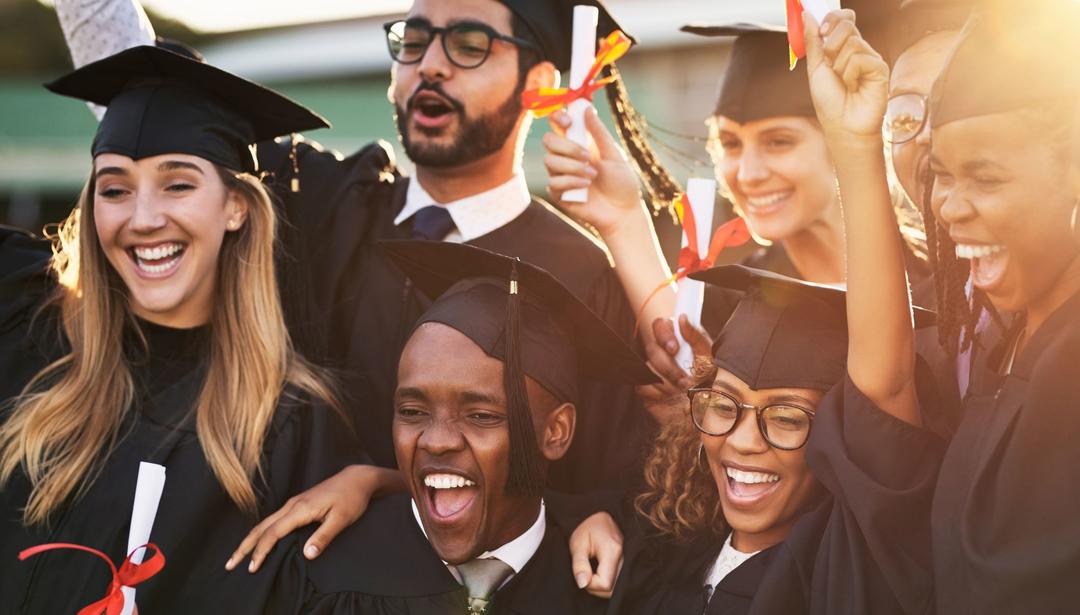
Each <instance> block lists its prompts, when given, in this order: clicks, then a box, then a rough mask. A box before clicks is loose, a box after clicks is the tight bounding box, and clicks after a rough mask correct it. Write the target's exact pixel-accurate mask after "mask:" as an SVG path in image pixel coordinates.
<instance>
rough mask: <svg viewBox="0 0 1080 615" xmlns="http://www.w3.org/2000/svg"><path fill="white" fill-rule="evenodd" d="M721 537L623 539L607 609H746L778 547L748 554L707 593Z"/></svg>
mask: <svg viewBox="0 0 1080 615" xmlns="http://www.w3.org/2000/svg"><path fill="white" fill-rule="evenodd" d="M723 542H724V541H723V540H721V539H717V538H715V537H698V538H695V539H692V540H687V541H685V542H677V541H675V540H673V539H669V538H662V537H657V536H645V535H644V534H637V535H636V536H635V537H634V538H633V540H631V541H629V542H628V543H627V550H626V559H625V563H624V565H623V570H622V572H621V573H620V576H619V580H618V583H617V585H616V588H615V592H614V594H613V595H612V598H611V604H610V606H609V608H608V613H610V614H611V615H659V614H661V613H663V614H670V615H682V614H685V615H743V614H745V613H748V612H749V610H750V604H751V603H752V601H753V599H754V596H755V595H756V594H757V592H758V588H759V587H760V585H761V580H762V577H763V576H764V575H765V572H766V571H767V570H768V568H769V563H770V562H771V561H772V559H773V556H774V554H775V553H776V550H777V549H776V547H773V548H770V549H766V550H764V551H762V552H760V553H757V554H755V555H754V556H753V557H751V558H749V559H747V560H746V561H745V562H743V563H742V564H741V565H740V566H739V567H738V568H736V569H734V570H732V571H731V572H730V573H728V575H727V576H725V577H724V578H723V579H722V580H721V581H720V583H719V584H717V586H716V587H715V588H713V589H712V591H711V592H708V593H707V592H706V590H705V577H706V575H708V573H709V570H710V569H711V568H712V565H713V562H714V561H716V557H717V555H719V554H720V548H721V545H722V544H723ZM710 596H711V599H710Z"/></svg>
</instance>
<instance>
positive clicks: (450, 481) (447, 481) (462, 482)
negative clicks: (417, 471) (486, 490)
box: [424, 474, 476, 489]
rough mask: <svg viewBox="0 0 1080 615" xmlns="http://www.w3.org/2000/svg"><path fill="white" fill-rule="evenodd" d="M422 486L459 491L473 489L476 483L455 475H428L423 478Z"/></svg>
mask: <svg viewBox="0 0 1080 615" xmlns="http://www.w3.org/2000/svg"><path fill="white" fill-rule="evenodd" d="M424 485H425V486H427V487H431V488H432V489H460V488H462V487H475V486H476V483H474V482H472V481H471V480H469V479H467V478H465V477H464V476H459V475H457V474H428V475H427V476H425V477H424Z"/></svg>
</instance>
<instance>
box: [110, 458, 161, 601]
mask: <svg viewBox="0 0 1080 615" xmlns="http://www.w3.org/2000/svg"><path fill="white" fill-rule="evenodd" d="M164 489H165V466H161V465H158V464H156V463H147V462H145V461H144V462H142V463H140V464H139V479H138V481H137V482H136V483H135V504H134V506H132V509H131V529H130V530H129V531H128V543H127V552H128V553H131V552H132V551H134V550H135V548H136V547H140V546H142V545H144V544H146V543H148V542H150V530H151V529H153V527H154V518H155V517H156V516H157V510H158V503H159V502H160V501H161V492H162V491H163V490H164ZM144 555H145V549H143V550H140V551H139V552H138V553H135V554H134V555H132V556H131V562H132V563H133V564H141V563H142V561H143V556H144ZM122 591H123V592H124V610H122V611H120V615H131V614H132V613H133V612H134V611H135V588H134V587H127V586H125V587H123V588H122Z"/></svg>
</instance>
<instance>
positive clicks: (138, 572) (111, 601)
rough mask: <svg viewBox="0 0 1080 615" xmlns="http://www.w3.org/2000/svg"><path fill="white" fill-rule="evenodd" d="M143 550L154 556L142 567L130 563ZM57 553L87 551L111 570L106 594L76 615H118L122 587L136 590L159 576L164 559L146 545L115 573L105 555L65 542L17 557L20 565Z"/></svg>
mask: <svg viewBox="0 0 1080 615" xmlns="http://www.w3.org/2000/svg"><path fill="white" fill-rule="evenodd" d="M142 548H146V549H152V550H153V551H154V555H153V556H151V557H150V559H149V560H146V561H144V562H143V563H141V564H136V563H134V562H132V561H131V557H132V556H133V555H135V553H136V552H138V550H139V549H142ZM57 549H74V550H76V551H86V552H87V553H92V554H94V555H96V556H98V557H100V558H101V559H103V560H105V562H106V563H107V564H109V568H110V569H111V570H112V575H113V576H112V582H111V583H109V590H108V592H107V593H106V594H105V597H104V598H102V599H101V600H98V601H97V602H95V603H93V604H89V605H87V606H84V607H83V608H82V609H80V610H79V612H78V614H77V615H101V614H102V613H104V614H105V615H119V614H120V611H121V610H123V608H124V592H122V591H121V590H120V588H121V587H123V586H127V587H135V586H136V585H138V584H139V583H142V582H143V581H145V580H147V579H149V578H150V577H152V576H154V575H155V574H157V573H159V572H161V569H162V568H164V567H165V556H164V555H162V553H161V551H159V550H158V548H157V545H155V544H153V543H148V544H145V545H142V546H141V547H137V548H136V549H135V550H134V551H132V552H131V553H130V554H128V556H127V558H126V559H124V563H123V564H122V565H121V566H120V570H117V569H116V566H114V565H113V563H112V560H110V559H109V556H108V555H105V554H104V553H102V552H101V551H98V550H97V549H91V548H90V547H84V546H82V545H76V544H71V543H66V542H53V543H49V544H44V545H38V546H36V547H30V548H29V549H26V550H24V551H22V552H20V553H19V561H23V560H25V559H26V558H28V557H33V556H35V555H37V554H38V553H44V552H45V551H54V550H57Z"/></svg>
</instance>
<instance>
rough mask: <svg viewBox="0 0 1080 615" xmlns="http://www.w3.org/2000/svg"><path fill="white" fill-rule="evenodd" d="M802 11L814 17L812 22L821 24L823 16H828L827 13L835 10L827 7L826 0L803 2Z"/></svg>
mask: <svg viewBox="0 0 1080 615" xmlns="http://www.w3.org/2000/svg"><path fill="white" fill-rule="evenodd" d="M802 6H803V9H804V10H806V12H808V13H810V15H812V16H813V17H814V20H815V21H817V22H818V24H820V23H821V21H822V20H823V19H825V16H826V15H828V14H829V11H832V10H835V9H834V8H833V7H832V6H830V5H829V2H828V0H803V3H802Z"/></svg>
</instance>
